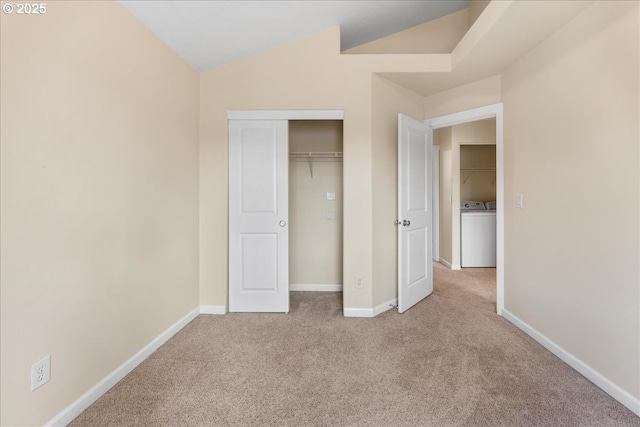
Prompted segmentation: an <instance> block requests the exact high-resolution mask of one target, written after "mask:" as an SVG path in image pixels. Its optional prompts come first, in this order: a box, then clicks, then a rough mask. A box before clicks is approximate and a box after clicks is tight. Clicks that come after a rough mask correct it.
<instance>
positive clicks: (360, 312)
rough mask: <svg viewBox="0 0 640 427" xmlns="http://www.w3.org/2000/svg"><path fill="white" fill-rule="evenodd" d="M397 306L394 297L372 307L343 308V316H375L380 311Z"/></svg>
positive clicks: (396, 300)
mask: <svg viewBox="0 0 640 427" xmlns="http://www.w3.org/2000/svg"><path fill="white" fill-rule="evenodd" d="M397 306H398V299H397V298H394V299H392V300H389V301H387V302H385V303H382V304H380V305H379V306H376V307H373V308H345V309H344V312H343V314H344V317H375V316H377V315H378V314H380V313H384V312H385V311H387V310H391V309H392V308H395V307H397Z"/></svg>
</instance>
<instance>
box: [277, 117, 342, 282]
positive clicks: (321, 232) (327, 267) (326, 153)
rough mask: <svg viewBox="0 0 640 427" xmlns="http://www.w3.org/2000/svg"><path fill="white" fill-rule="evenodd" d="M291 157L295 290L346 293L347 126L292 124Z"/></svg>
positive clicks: (291, 266) (292, 276)
mask: <svg viewBox="0 0 640 427" xmlns="http://www.w3.org/2000/svg"><path fill="white" fill-rule="evenodd" d="M289 153H290V157H289V282H290V284H291V290H302V289H313V290H323V289H322V288H323V287H326V290H338V289H339V288H340V289H341V285H342V121H341V120H322V121H312V120H291V121H289ZM332 198H334V200H331V199H332Z"/></svg>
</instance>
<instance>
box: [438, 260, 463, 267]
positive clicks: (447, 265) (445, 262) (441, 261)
mask: <svg viewBox="0 0 640 427" xmlns="http://www.w3.org/2000/svg"><path fill="white" fill-rule="evenodd" d="M440 264H442V265H444V266H445V267H447V268H448V269H449V270H460V269H461V268H462V267H460V266H459V265H458V264H451V263H450V262H449V261H447V260H446V259H444V258H440Z"/></svg>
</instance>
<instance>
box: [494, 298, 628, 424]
mask: <svg viewBox="0 0 640 427" xmlns="http://www.w3.org/2000/svg"><path fill="white" fill-rule="evenodd" d="M502 316H503V317H504V318H505V319H507V320H508V321H509V322H511V323H513V324H514V325H515V326H517V327H518V328H519V329H521V330H522V331H523V332H524V333H526V334H527V335H529V336H530V337H531V338H533V339H534V340H536V341H537V342H538V343H540V345H542V346H543V347H544V348H546V349H547V350H549V351H550V352H551V353H553V354H554V355H556V356H557V357H558V358H559V359H560V360H562V361H563V362H564V363H566V364H567V365H569V366H571V367H572V368H573V369H575V370H576V371H578V372H579V373H580V374H582V375H583V376H584V377H586V378H587V379H588V380H589V381H591V382H592V383H594V384H595V385H596V386H598V387H599V388H601V389H602V390H604V391H605V392H606V393H608V394H609V395H610V396H611V397H613V398H614V399H615V400H617V401H618V402H620V403H621V404H623V405H624V406H626V407H627V408H629V410H630V411H631V412H633V413H634V414H636V415H638V416H640V399H638V398H636V397H634V396H632V395H631V394H630V393H628V392H627V391H625V390H623V389H622V388H620V387H619V386H618V385H616V384H615V383H613V382H612V381H611V380H609V379H608V378H607V377H605V376H604V375H602V374H601V373H600V372H598V371H596V370H595V369H593V368H592V367H591V366H589V365H587V364H586V363H584V362H583V361H582V360H580V359H578V358H577V357H575V356H574V355H572V354H571V353H569V352H568V351H567V350H565V349H564V348H562V347H560V346H559V345H558V344H556V343H555V342H553V341H551V340H550V339H549V338H547V337H546V336H545V335H543V334H542V333H540V332H539V331H537V330H536V329H534V328H533V327H531V326H530V325H528V324H527V323H526V322H524V321H523V320H521V319H520V318H518V317H517V316H516V315H514V314H513V313H511V312H510V311H509V310H507V309H506V308H505V309H502Z"/></svg>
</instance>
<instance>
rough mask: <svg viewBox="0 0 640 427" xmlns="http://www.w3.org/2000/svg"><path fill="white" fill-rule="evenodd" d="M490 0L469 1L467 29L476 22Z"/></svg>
mask: <svg viewBox="0 0 640 427" xmlns="http://www.w3.org/2000/svg"><path fill="white" fill-rule="evenodd" d="M489 3H491V0H471V1H470V2H469V7H468V11H469V12H468V18H469V21H468V22H469V23H468V25H469V28H470V27H471V26H472V25H473V24H474V23H475V22H476V20H477V19H478V17H479V16H480V15H481V14H482V12H483V11H484V9H485V7H487V6H488V5H489Z"/></svg>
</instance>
